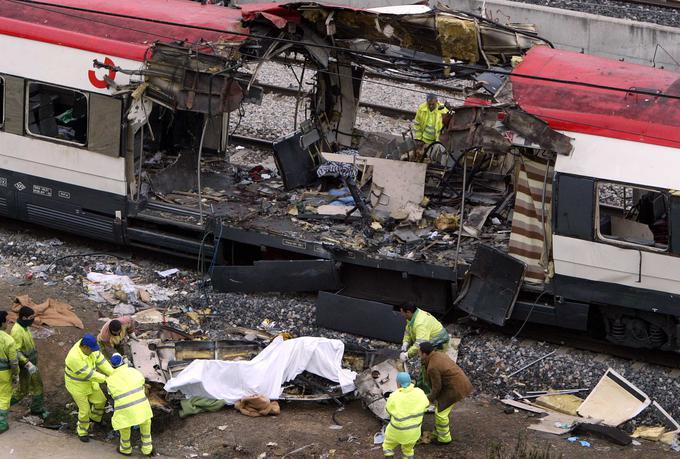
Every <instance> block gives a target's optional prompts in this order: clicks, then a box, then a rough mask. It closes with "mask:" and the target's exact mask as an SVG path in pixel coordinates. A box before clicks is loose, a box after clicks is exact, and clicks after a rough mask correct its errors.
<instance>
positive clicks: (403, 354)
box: [399, 352, 408, 362]
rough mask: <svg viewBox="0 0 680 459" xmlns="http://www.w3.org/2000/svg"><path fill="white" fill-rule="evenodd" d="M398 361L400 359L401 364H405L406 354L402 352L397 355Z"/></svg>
mask: <svg viewBox="0 0 680 459" xmlns="http://www.w3.org/2000/svg"><path fill="white" fill-rule="evenodd" d="M399 359H401V361H402V362H406V361H407V360H408V354H407V353H406V352H402V353H401V354H399Z"/></svg>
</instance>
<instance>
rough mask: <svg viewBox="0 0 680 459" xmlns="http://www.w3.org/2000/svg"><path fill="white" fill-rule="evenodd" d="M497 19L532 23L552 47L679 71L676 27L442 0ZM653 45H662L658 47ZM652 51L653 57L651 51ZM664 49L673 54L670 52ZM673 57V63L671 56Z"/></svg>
mask: <svg viewBox="0 0 680 459" xmlns="http://www.w3.org/2000/svg"><path fill="white" fill-rule="evenodd" d="M447 3H448V5H449V6H450V7H451V8H454V9H458V10H464V11H470V12H473V13H477V14H481V13H482V8H483V9H484V11H485V13H486V17H487V18H489V19H493V20H495V21H498V22H500V23H502V24H503V23H508V22H519V23H532V24H536V27H537V29H538V33H539V34H540V35H541V36H543V37H545V38H547V39H548V40H550V41H552V42H553V44H554V45H555V47H557V48H563V49H570V50H573V51H580V52H584V53H586V54H594V55H597V56H604V57H609V58H613V59H621V58H623V59H624V60H625V61H627V62H634V63H637V64H643V65H652V64H653V63H654V62H656V66H657V67H660V66H663V67H664V68H666V69H669V70H678V71H680V65H679V64H678V62H680V29H678V28H674V27H666V26H660V25H656V24H650V23H647V22H637V21H631V20H628V19H617V18H610V17H607V16H598V15H594V14H587V13H581V12H578V11H569V10H562V9H557V8H550V7H546V6H538V5H531V4H528V3H519V2H512V1H507V0H486V1H483V0H447ZM657 44H658V45H660V46H661V47H663V48H664V49H665V50H666V51H668V53H667V52H665V51H664V50H663V49H661V48H658V49H657ZM655 50H656V58H654V52H655ZM669 54H670V55H671V56H672V57H671V56H669ZM674 59H675V61H677V62H675V61H674Z"/></svg>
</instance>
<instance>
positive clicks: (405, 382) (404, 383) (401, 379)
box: [397, 371, 411, 387]
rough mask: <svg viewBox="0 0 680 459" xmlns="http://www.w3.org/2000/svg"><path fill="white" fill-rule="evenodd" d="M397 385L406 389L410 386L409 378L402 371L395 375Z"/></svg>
mask: <svg viewBox="0 0 680 459" xmlns="http://www.w3.org/2000/svg"><path fill="white" fill-rule="evenodd" d="M397 384H399V386H401V387H408V386H409V385H410V384H411V376H410V375H409V374H408V373H406V372H404V371H400V372H399V373H397Z"/></svg>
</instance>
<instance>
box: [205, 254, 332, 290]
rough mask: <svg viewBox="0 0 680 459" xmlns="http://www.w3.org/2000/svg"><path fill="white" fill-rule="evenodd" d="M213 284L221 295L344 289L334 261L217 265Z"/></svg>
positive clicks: (278, 261)
mask: <svg viewBox="0 0 680 459" xmlns="http://www.w3.org/2000/svg"><path fill="white" fill-rule="evenodd" d="M211 280H212V284H213V286H214V288H215V290H217V291H219V292H243V293H254V292H315V291H318V290H337V289H339V288H341V287H342V285H341V283H340V277H339V275H338V272H337V268H336V266H335V262H333V261H330V260H275V261H256V262H255V263H254V264H253V265H252V266H216V267H215V269H214V270H213V272H212V275H211Z"/></svg>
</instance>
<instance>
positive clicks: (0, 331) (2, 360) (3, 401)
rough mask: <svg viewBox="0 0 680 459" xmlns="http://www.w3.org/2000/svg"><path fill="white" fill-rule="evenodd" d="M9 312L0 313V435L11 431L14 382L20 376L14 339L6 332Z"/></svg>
mask: <svg viewBox="0 0 680 459" xmlns="http://www.w3.org/2000/svg"><path fill="white" fill-rule="evenodd" d="M6 322H7V312H6V311H0V433H3V432H5V431H7V429H9V425H8V424H7V418H8V417H9V405H10V400H11V399H12V380H13V379H16V378H17V377H18V376H19V361H18V360H17V348H16V343H15V342H14V339H12V337H11V336H10V335H8V334H7V332H5V330H4V327H5V323H6Z"/></svg>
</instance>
